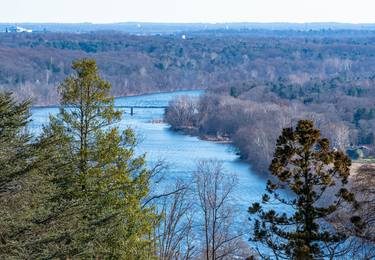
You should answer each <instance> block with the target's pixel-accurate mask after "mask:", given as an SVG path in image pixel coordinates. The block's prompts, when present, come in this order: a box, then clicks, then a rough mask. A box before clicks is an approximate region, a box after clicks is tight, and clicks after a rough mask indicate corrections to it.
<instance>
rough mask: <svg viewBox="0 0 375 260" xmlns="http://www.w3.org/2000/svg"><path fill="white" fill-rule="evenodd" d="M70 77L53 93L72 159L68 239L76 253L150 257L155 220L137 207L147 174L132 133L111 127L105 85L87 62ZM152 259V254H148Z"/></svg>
mask: <svg viewBox="0 0 375 260" xmlns="http://www.w3.org/2000/svg"><path fill="white" fill-rule="evenodd" d="M73 69H74V70H75V72H76V74H75V75H74V76H72V77H69V78H67V79H66V80H65V81H64V83H63V84H61V85H60V87H59V89H60V91H61V95H62V101H61V103H62V105H63V107H62V108H61V110H60V114H59V115H58V117H57V118H56V122H57V124H58V125H59V126H60V127H61V128H62V129H63V135H65V136H67V137H69V140H70V144H69V145H70V147H71V149H72V154H73V157H75V158H73V159H72V161H76V162H77V164H76V165H75V166H76V168H75V169H74V170H73V171H72V172H71V173H70V175H72V177H69V178H70V179H73V185H72V186H73V190H72V193H70V194H69V195H71V196H72V198H73V200H72V202H75V201H78V202H79V203H78V205H79V209H78V210H77V212H78V213H77V214H78V216H77V217H78V218H80V220H79V221H78V222H77V225H78V226H77V229H78V230H74V231H75V232H74V234H73V235H72V243H74V244H75V245H76V249H75V251H76V252H77V253H76V255H79V256H85V257H90V258H91V257H105V258H115V259H139V258H146V257H145V256H146V255H147V256H149V255H150V254H151V253H150V252H151V241H150V240H149V235H150V234H151V233H152V230H153V224H154V223H156V216H155V215H153V214H152V209H151V208H147V207H142V201H143V199H144V198H145V197H146V196H147V195H148V185H149V178H150V175H151V173H150V171H148V170H147V169H146V168H145V160H144V156H140V157H139V156H136V155H135V154H134V149H135V146H136V140H135V137H134V133H133V132H132V130H130V129H127V130H126V131H125V132H123V133H121V132H120V131H119V129H118V128H116V127H112V128H111V127H109V126H110V125H111V124H112V123H114V122H117V121H118V120H119V119H120V117H121V113H120V112H118V111H115V109H114V101H113V97H112V96H110V95H109V91H110V84H109V83H108V82H106V81H104V80H102V79H101V78H100V77H99V75H98V72H97V67H96V63H95V61H93V60H80V61H76V62H74V63H73ZM151 255H152V254H151Z"/></svg>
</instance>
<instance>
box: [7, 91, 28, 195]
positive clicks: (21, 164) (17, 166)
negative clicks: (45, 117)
mask: <svg viewBox="0 0 375 260" xmlns="http://www.w3.org/2000/svg"><path fill="white" fill-rule="evenodd" d="M29 108H30V101H24V102H21V103H19V104H17V103H16V102H15V101H14V100H13V98H12V96H11V93H0V169H1V170H0V196H1V194H2V193H4V192H7V191H9V190H12V189H16V188H17V187H15V186H14V185H16V183H15V182H14V181H15V180H16V179H17V178H18V177H19V176H22V175H23V174H25V173H27V172H28V171H29V170H30V169H31V168H32V162H33V161H32V160H30V158H31V157H32V156H33V149H32V147H33V146H32V144H31V143H30V139H31V138H30V135H29V134H28V133H27V131H26V125H27V123H28V121H29V117H30V112H29Z"/></svg>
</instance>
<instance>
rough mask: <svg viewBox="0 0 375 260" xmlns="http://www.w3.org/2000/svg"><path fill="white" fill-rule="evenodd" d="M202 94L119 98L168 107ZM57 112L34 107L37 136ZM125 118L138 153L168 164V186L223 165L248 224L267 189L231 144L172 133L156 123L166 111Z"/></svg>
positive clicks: (142, 111) (123, 122) (123, 125)
mask: <svg viewBox="0 0 375 260" xmlns="http://www.w3.org/2000/svg"><path fill="white" fill-rule="evenodd" d="M202 93H203V92H202V91H177V92H171V93H161V94H150V95H142V96H134V97H123V98H116V100H115V104H116V105H119V106H124V105H126V106H132V105H134V106H166V105H168V102H169V100H171V99H172V98H173V97H175V96H178V95H189V96H196V97H197V96H199V95H200V94H202ZM56 112H58V109H57V108H53V107H47V108H33V109H32V122H31V123H30V129H31V131H32V132H34V133H38V132H40V129H41V127H42V125H43V124H46V123H48V115H49V114H55V113H56ZM125 112H126V113H125V114H124V116H123V119H122V120H121V122H120V123H119V126H120V127H121V128H126V127H131V128H133V129H134V130H135V132H136V133H137V136H138V138H139V140H140V144H139V146H138V151H137V152H138V153H146V158H147V161H148V163H149V164H150V165H152V164H154V163H156V162H157V161H158V160H164V161H165V162H167V163H168V169H167V170H166V171H165V173H164V174H165V178H166V183H170V182H171V181H172V180H174V179H175V178H177V177H178V178H183V179H189V178H190V177H191V174H192V172H193V171H194V169H195V167H196V163H197V161H199V160H205V159H217V160H220V161H222V162H223V166H224V168H225V170H226V172H228V173H233V174H235V175H236V176H237V179H238V184H237V186H236V189H235V190H234V193H233V195H234V196H233V197H234V199H235V201H236V205H237V206H238V208H239V209H240V212H241V214H239V218H238V219H237V221H238V224H241V225H249V226H250V223H249V222H248V221H247V217H248V214H247V208H248V207H249V205H251V203H252V202H254V201H260V199H261V196H262V194H263V193H264V189H265V186H266V179H265V178H264V177H262V176H259V175H257V174H256V173H253V172H251V170H250V165H249V164H246V163H244V162H241V161H240V159H239V156H238V155H236V153H235V150H234V149H233V147H232V146H231V145H229V144H219V143H214V142H210V141H204V140H200V139H199V138H197V137H193V136H188V135H183V134H181V133H177V132H174V131H172V130H170V127H169V125H167V124H165V123H155V121H157V120H158V119H162V118H163V114H164V109H161V108H152V109H147V108H135V109H134V115H133V116H131V115H130V114H129V112H130V111H129V109H127V110H125Z"/></svg>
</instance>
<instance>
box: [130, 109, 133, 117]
mask: <svg viewBox="0 0 375 260" xmlns="http://www.w3.org/2000/svg"><path fill="white" fill-rule="evenodd" d="M130 115H131V116H133V115H134V111H133V107H131V108H130Z"/></svg>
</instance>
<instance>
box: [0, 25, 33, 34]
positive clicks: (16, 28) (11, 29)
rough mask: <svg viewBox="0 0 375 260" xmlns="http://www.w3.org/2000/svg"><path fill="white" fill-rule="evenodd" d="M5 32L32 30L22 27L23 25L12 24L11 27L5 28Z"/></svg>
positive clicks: (28, 31) (29, 31)
mask: <svg viewBox="0 0 375 260" xmlns="http://www.w3.org/2000/svg"><path fill="white" fill-rule="evenodd" d="M5 32H7V33H23V32H26V33H31V32H33V30H31V29H26V28H23V27H20V26H12V27H7V28H5Z"/></svg>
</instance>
